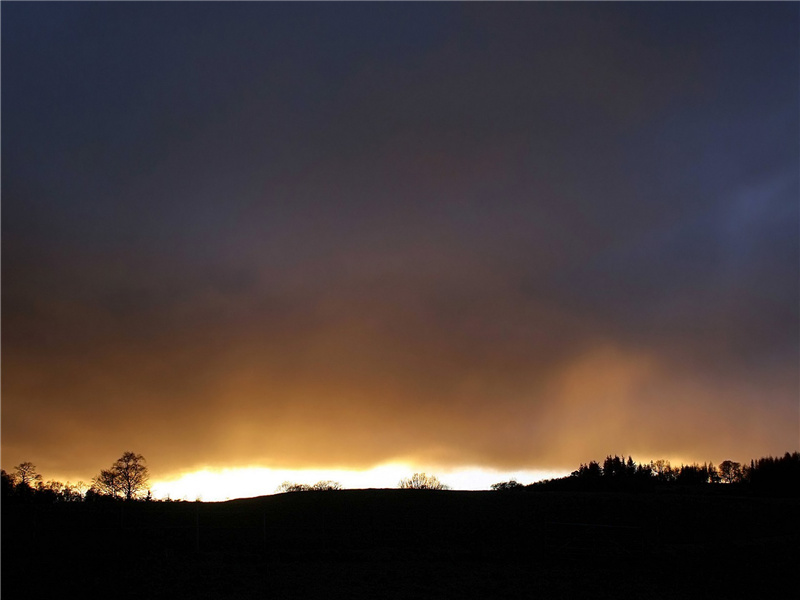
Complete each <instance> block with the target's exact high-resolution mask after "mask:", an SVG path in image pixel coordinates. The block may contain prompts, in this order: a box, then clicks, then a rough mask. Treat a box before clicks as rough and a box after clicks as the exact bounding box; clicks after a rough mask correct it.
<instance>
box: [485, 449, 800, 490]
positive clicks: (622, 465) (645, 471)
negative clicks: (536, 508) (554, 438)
mask: <svg viewBox="0 0 800 600" xmlns="http://www.w3.org/2000/svg"><path fill="white" fill-rule="evenodd" d="M723 484H727V485H732V486H736V487H738V488H740V489H745V488H747V489H752V490H754V491H758V492H769V493H782V494H793V495H797V494H800V452H793V453H789V452H786V453H785V454H784V455H783V456H780V457H773V456H766V457H763V458H759V459H754V460H751V461H750V462H749V464H748V463H744V464H742V463H739V462H736V461H733V460H724V461H722V462H721V463H720V464H719V465H714V464H713V463H703V464H697V463H693V464H689V465H683V464H682V465H679V466H673V465H671V464H670V461H668V460H664V459H659V460H654V461H650V462H649V463H641V464H637V463H636V462H634V460H633V459H632V458H631V457H630V456H628V458H627V460H626V459H625V458H624V457H621V456H617V455H614V456H611V455H608V456H606V458H605V460H604V461H603V463H602V465H601V464H600V463H599V462H597V461H590V462H588V463H586V464H581V465H580V467H578V469H576V470H575V471H573V472H572V473H571V474H570V475H568V476H567V477H561V478H557V479H549V480H546V481H540V482H536V483H532V484H530V485H527V486H526V485H523V484H521V483H518V482H517V481H514V480H511V481H503V482H500V483H495V484H493V485H492V486H491V487H492V489H493V490H498V491H504V490H515V489H522V488H535V489H562V490H632V489H633V490H635V489H639V490H646V489H652V488H653V487H659V486H662V487H663V486H672V487H685V486H691V487H695V486H711V485H723Z"/></svg>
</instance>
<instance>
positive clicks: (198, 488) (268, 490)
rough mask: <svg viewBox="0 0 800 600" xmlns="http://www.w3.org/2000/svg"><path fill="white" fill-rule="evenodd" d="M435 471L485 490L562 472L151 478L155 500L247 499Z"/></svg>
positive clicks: (376, 471) (260, 471)
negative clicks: (289, 488) (283, 487)
mask: <svg viewBox="0 0 800 600" xmlns="http://www.w3.org/2000/svg"><path fill="white" fill-rule="evenodd" d="M419 471H425V472H426V473H428V474H429V475H436V476H437V477H438V478H439V480H440V481H442V483H445V484H447V485H448V486H449V487H450V488H451V489H453V490H488V489H489V488H490V486H491V485H492V484H493V483H497V482H499V481H508V480H510V479H515V480H516V481H518V482H520V483H523V484H527V483H532V482H534V481H541V480H542V479H549V478H552V477H563V476H564V475H567V474H568V473H566V472H564V471H542V470H526V471H498V470H492V469H482V468H477V467H465V468H459V469H421V468H416V469H415V468H413V467H408V466H406V465H402V464H388V465H381V466H379V467H375V468H373V469H369V470H366V471H348V470H342V469H306V470H288V469H267V468H262V467H245V468H238V469H220V470H211V469H204V470H200V471H195V472H192V473H187V474H185V475H182V476H181V477H178V478H176V479H170V480H162V481H155V482H154V483H153V485H152V491H153V496H154V497H155V498H159V499H165V498H171V499H172V500H190V501H191V500H198V499H199V500H203V501H205V502H215V501H220V500H231V499H233V498H250V497H253V496H265V495H268V494H274V493H275V491H276V489H277V488H278V486H279V485H280V484H281V483H283V482H284V481H291V482H293V483H305V484H309V485H310V484H314V483H316V482H317V481H323V480H332V481H338V482H339V483H341V484H342V486H343V487H344V488H345V489H366V488H396V487H397V484H398V482H399V481H400V480H401V479H402V478H404V477H408V476H410V475H411V474H412V473H414V472H419Z"/></svg>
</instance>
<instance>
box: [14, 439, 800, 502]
mask: <svg viewBox="0 0 800 600" xmlns="http://www.w3.org/2000/svg"><path fill="white" fill-rule="evenodd" d="M0 478H1V479H2V482H1V483H2V499H3V501H8V502H22V503H42V504H51V503H56V502H58V503H61V502H109V501H117V500H125V501H129V502H130V501H145V502H150V501H156V500H155V499H154V498H153V497H152V495H151V493H150V489H149V488H148V486H147V484H148V480H149V473H148V469H147V466H146V464H145V459H144V457H143V456H142V455H141V454H135V453H133V452H125V453H123V455H122V456H121V457H120V458H119V459H117V460H116V461H115V462H114V463H113V464H112V465H111V467H110V468H109V469H104V470H101V471H100V474H99V475H97V476H96V477H94V478H93V479H92V483H91V485H87V484H86V483H84V482H83V481H79V482H78V483H76V484H72V483H70V482H67V483H61V482H60V481H53V480H49V481H47V482H45V481H44V480H43V478H42V476H41V475H40V474H39V473H38V472H37V471H36V465H34V464H33V463H30V462H23V463H20V464H19V465H17V466H16V467H14V472H13V473H6V471H5V470H3V471H0ZM701 486H706V487H708V488H710V487H711V486H717V487H718V488H720V489H721V488H722V487H726V486H731V489H738V490H741V491H745V490H751V491H753V492H756V493H764V494H777V495H800V452H793V453H789V452H786V453H785V454H784V455H783V456H781V457H772V456H766V457H763V458H759V459H757V460H751V461H750V463H749V464H742V463H738V462H735V461H732V460H725V461H722V462H721V463H720V464H719V465H716V466H715V465H714V464H712V463H703V464H702V465H700V464H690V465H680V466H672V465H671V464H670V462H669V461H668V460H664V459H659V460H654V461H650V462H649V463H641V464H637V463H636V462H634V460H633V459H632V458H631V457H630V456H628V458H627V459H625V458H624V457H620V456H617V455H614V456H611V455H609V456H606V458H605V460H604V461H603V464H602V465H601V464H600V463H599V462H597V461H590V462H589V463H587V464H581V465H580V467H578V469H577V470H575V471H573V472H572V473H571V474H570V475H569V476H567V477H561V478H558V479H548V480H545V481H539V482H536V483H531V484H528V485H524V484H521V483H519V482H517V481H515V480H511V481H503V482H500V483H495V484H493V485H492V486H491V487H492V489H493V490H496V491H503V492H507V491H521V490H529V491H542V490H544V491H547V490H556V491H558V490H560V491H647V490H652V489H657V488H672V489H687V488H700V487H701ZM398 487H399V488H400V489H420V490H425V489H427V490H447V489H449V487H448V486H447V485H445V484H443V483H442V482H441V481H439V479H438V478H437V477H436V476H435V475H426V474H425V473H414V475H412V476H411V477H408V478H406V479H402V480H401V481H400V482H399V484H398ZM341 489H342V485H341V484H340V483H339V482H338V481H329V480H325V481H319V482H317V483H316V484H314V485H306V484H299V483H293V482H289V481H287V482H284V483H282V484H281V485H280V486H279V487H278V489H277V490H276V491H277V492H310V491H335V490H341ZM165 501H166V502H170V501H171V500H169V499H167V500H165Z"/></svg>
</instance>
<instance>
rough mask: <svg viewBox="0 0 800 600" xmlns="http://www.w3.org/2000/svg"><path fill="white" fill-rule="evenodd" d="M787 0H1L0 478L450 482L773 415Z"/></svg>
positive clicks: (786, 381)
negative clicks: (143, 474)
mask: <svg viewBox="0 0 800 600" xmlns="http://www.w3.org/2000/svg"><path fill="white" fill-rule="evenodd" d="M797 21H798V4H797V3H572V2H524V3H511V2H508V3H472V2H458V3H450V2H446V3H425V2H423V3H388V2H387V3H324V2H323V3H284V2H252V3H251V2H247V3H245V2H242V3H224V2H199V3H183V2H157V3H149V2H147V3H146V2H129V3H113V2H90V3H85V2H67V3H50V2H48V3H26V2H10V3H5V2H4V3H3V19H2V51H3V101H2V146H3V152H2V198H3V202H2V336H3V337H2V466H3V469H5V470H6V471H9V472H10V471H12V470H13V468H14V466H15V465H18V464H20V463H22V462H24V461H30V462H32V463H34V464H35V465H36V467H37V468H38V470H39V471H40V472H41V474H42V475H43V477H44V479H45V480H48V479H59V480H61V481H66V480H67V479H69V480H71V481H77V480H83V481H85V482H87V483H88V482H90V481H92V478H94V477H96V476H97V475H98V474H99V473H100V471H101V470H103V469H107V468H108V466H109V465H110V464H112V463H113V461H115V460H116V459H117V458H118V457H119V456H120V454H121V453H123V452H126V451H131V452H135V453H137V454H141V455H142V456H143V457H144V458H145V459H146V461H147V466H148V468H149V470H150V474H151V481H152V484H153V492H154V494H155V495H156V496H157V497H166V496H169V497H171V498H176V499H178V498H179V499H187V500H195V499H197V498H202V499H204V500H223V499H225V498H235V497H241V496H251V495H260V494H272V493H274V492H275V488H276V487H277V486H278V485H279V484H280V483H281V482H282V481H284V480H290V481H296V482H299V483H314V482H315V481H317V480H320V479H333V480H337V481H340V482H341V483H342V484H343V485H344V486H345V487H348V488H354V487H364V486H367V487H395V486H396V485H397V482H398V480H399V479H400V478H402V477H406V476H408V475H410V474H412V473H414V472H417V471H426V472H431V473H435V474H436V475H437V476H438V477H440V478H441V480H442V481H443V482H445V483H447V484H448V485H450V486H451V487H452V488H454V489H487V488H488V486H489V485H490V484H492V483H495V482H498V481H502V480H504V479H509V478H512V477H516V478H518V479H519V480H520V481H522V482H524V483H530V482H531V481H534V480H536V479H540V478H542V477H547V476H549V475H550V474H566V473H570V472H571V471H572V470H574V469H577V468H578V466H579V465H580V464H581V463H587V462H588V461H593V460H594V461H602V460H603V458H604V457H605V456H607V455H610V454H619V455H622V456H626V457H627V456H628V455H631V456H633V458H634V459H635V460H636V461H640V462H644V463H648V462H649V461H650V460H657V459H669V460H671V461H673V462H677V461H681V462H686V463H691V462H697V463H704V462H711V463H714V464H719V463H720V462H721V461H724V460H734V461H740V462H745V461H749V460H750V459H751V458H756V457H761V456H768V455H775V456H777V455H782V454H783V453H784V452H786V451H792V450H794V449H796V448H797V446H798V437H799V436H800V405H799V404H798V398H799V397H800V310H799V308H798V307H800V235H798V222H800V205H799V204H798V197H800V174H798V169H797V167H798V164H800V135H798V132H800V114H799V113H798V106H800V68H799V65H798V56H800V47H799V44H800V41H798V40H799V39H800V36H798V30H797Z"/></svg>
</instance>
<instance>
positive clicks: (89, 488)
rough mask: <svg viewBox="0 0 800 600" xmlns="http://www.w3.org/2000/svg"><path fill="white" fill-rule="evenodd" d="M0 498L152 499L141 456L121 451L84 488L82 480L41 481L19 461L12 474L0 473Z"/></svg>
mask: <svg viewBox="0 0 800 600" xmlns="http://www.w3.org/2000/svg"><path fill="white" fill-rule="evenodd" d="M0 478H1V479H2V498H3V500H4V501H15V500H16V501H22V502H40V503H53V502H82V501H86V502H92V501H98V500H116V499H123V500H128V501H132V500H147V501H149V500H152V495H151V493H150V488H149V487H148V484H149V481H150V472H149V470H148V468H147V464H146V461H145V458H144V456H142V455H141V454H136V453H135V452H123V454H122V456H120V457H119V458H118V459H117V460H116V461H114V463H112V465H111V466H110V467H109V468H108V469H102V470H101V471H100V473H99V474H98V475H96V476H95V477H94V478H92V483H91V484H90V485H87V484H86V483H85V482H83V481H78V482H77V483H75V484H73V483H70V482H69V481H68V482H66V483H61V482H60V481H55V480H49V481H47V482H45V481H44V480H43V478H42V476H41V474H39V473H38V472H37V470H36V465H34V464H33V463H31V462H23V463H20V464H18V465H17V466H15V467H14V471H13V472H12V473H6V471H5V470H2V471H0Z"/></svg>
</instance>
